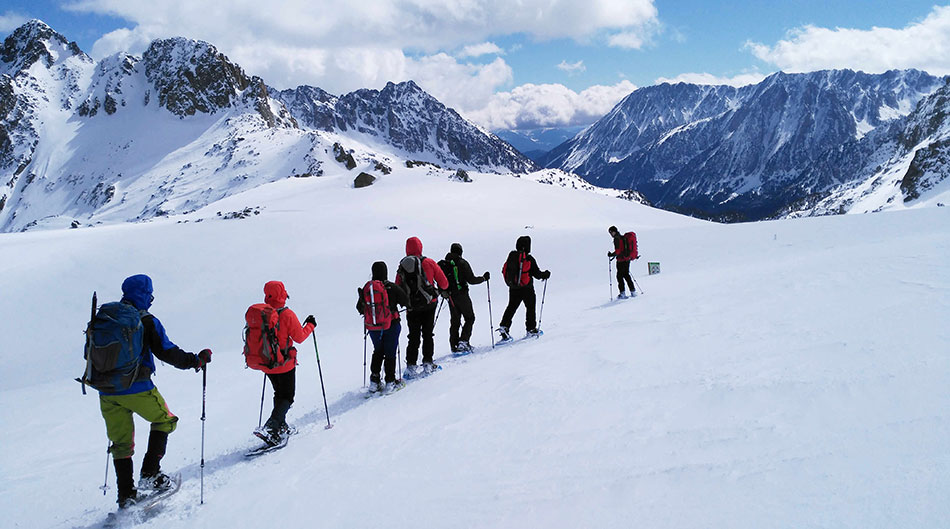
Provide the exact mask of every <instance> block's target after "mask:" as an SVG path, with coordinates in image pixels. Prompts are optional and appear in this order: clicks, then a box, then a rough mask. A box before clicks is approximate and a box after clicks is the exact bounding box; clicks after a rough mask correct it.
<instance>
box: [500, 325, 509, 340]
mask: <svg viewBox="0 0 950 529" xmlns="http://www.w3.org/2000/svg"><path fill="white" fill-rule="evenodd" d="M498 334H500V335H501V341H503V342H504V341H508V340H510V339H511V335H510V334H508V327H505V326H501V327H498Z"/></svg>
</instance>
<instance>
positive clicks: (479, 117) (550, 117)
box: [464, 79, 637, 130]
mask: <svg viewBox="0 0 950 529" xmlns="http://www.w3.org/2000/svg"><path fill="white" fill-rule="evenodd" d="M636 88H637V87H636V85H634V84H633V83H631V82H630V81H627V80H626V79H625V80H623V81H621V82H619V83H617V84H615V85H613V86H603V85H595V86H591V87H590V88H587V89H586V90H584V91H582V92H580V93H577V92H575V91H573V90H571V89H570V88H567V87H566V86H564V85H561V84H541V85H535V84H524V85H521V86H518V87H516V88H514V89H513V90H511V91H510V92H499V93H496V94H494V95H493V96H492V98H491V100H490V101H489V102H488V104H487V105H485V106H484V107H483V108H479V109H475V110H471V111H468V112H465V113H464V114H465V116H466V117H467V118H469V119H471V120H472V121H475V122H476V123H479V124H481V125H483V126H485V127H486V128H489V129H492V130H502V129H535V128H541V127H567V126H575V125H589V124H591V123H593V122H594V121H597V120H598V119H600V118H601V117H603V116H604V115H605V114H607V113H608V112H610V109H612V108H613V107H614V106H615V105H616V104H617V103H619V102H620V100H621V99H623V98H624V97H626V96H627V95H629V94H630V92H633V91H634V90H636Z"/></svg>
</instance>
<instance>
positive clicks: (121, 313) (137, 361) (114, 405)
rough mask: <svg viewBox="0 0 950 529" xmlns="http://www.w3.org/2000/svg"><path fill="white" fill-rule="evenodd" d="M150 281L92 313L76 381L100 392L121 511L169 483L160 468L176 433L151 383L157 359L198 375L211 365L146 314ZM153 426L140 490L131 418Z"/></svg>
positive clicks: (129, 281)
mask: <svg viewBox="0 0 950 529" xmlns="http://www.w3.org/2000/svg"><path fill="white" fill-rule="evenodd" d="M154 299H155V298H154V296H153V295H152V280H151V278H150V277H149V276H147V275H144V274H139V275H134V276H131V277H128V278H126V280H125V281H123V282H122V299H121V301H118V302H113V303H105V304H103V305H102V306H101V307H99V310H98V311H96V310H95V297H93V313H94V316H93V318H92V321H90V322H89V328H88V329H87V331H86V372H85V374H84V375H83V377H82V378H81V379H80V382H82V383H83V384H84V386H83V391H85V385H89V386H92V387H93V388H95V389H97V390H98V391H99V409H100V410H101V412H102V418H103V419H105V423H106V435H107V436H108V437H109V441H111V443H112V445H111V447H110V448H109V451H110V452H111V453H112V462H113V465H114V466H115V475H116V484H117V489H118V498H117V499H116V503H118V504H119V508H121V509H124V508H126V507H129V506H131V505H133V504H135V502H136V499H137V498H138V492H139V490H141V491H142V492H159V491H163V490H166V489H168V488H169V487H171V485H172V483H171V479H170V478H169V477H168V475H167V474H165V473H163V472H162V471H161V468H160V462H161V459H162V456H164V455H165V447H166V444H167V442H168V434H170V433H171V432H173V431H175V427H176V426H177V423H178V417H176V416H175V415H174V414H173V413H172V412H171V411H170V410H169V409H168V405H167V404H166V403H165V399H164V398H163V397H162V395H161V393H159V392H158V388H156V387H155V384H154V383H153V382H152V373H154V372H155V357H158V359H159V360H161V361H163V362H165V363H168V364H171V365H173V366H175V367H177V368H178V369H194V370H195V371H196V372H197V371H200V370H201V369H202V368H203V367H204V366H205V365H206V364H208V363H209V362H211V349H202V351H201V352H200V353H198V354H194V353H188V352H185V351H183V350H182V349H180V348H179V347H178V346H177V345H175V344H174V343H172V342H171V340H169V339H168V336H167V335H166V334H165V328H164V327H163V326H162V323H161V322H160V321H159V320H158V318H156V317H155V316H153V315H152V314H149V312H148V309H149V307H150V306H151V305H152V301H153V300H154ZM133 413H135V414H138V415H139V416H141V417H142V418H144V419H145V420H147V421H149V422H150V423H151V431H150V432H149V437H148V448H147V449H146V451H145V457H144V458H143V459H142V468H141V473H140V480H139V484H138V490H137V489H136V487H135V485H134V482H133V469H132V454H133V451H134V450H133V448H134V446H135V423H134V421H133V418H132V414H133Z"/></svg>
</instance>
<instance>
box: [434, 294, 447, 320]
mask: <svg viewBox="0 0 950 529" xmlns="http://www.w3.org/2000/svg"><path fill="white" fill-rule="evenodd" d="M443 303H445V298H440V299H439V310H438V311H436V313H435V321H434V322H432V326H433V327H435V324H436V323H439V314H441V313H442V304H443Z"/></svg>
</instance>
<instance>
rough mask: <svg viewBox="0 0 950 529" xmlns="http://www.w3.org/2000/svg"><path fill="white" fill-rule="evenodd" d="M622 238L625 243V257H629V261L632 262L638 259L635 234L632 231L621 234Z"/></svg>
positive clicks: (638, 252) (638, 253)
mask: <svg viewBox="0 0 950 529" xmlns="http://www.w3.org/2000/svg"><path fill="white" fill-rule="evenodd" d="M623 238H624V239H625V240H626V241H627V256H629V257H630V260H631V261H632V260H634V259H637V258H639V257H640V251H639V250H638V249H637V234H636V233H633V232H632V231H628V232H627V233H624V234H623Z"/></svg>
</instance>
